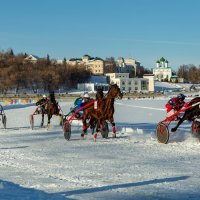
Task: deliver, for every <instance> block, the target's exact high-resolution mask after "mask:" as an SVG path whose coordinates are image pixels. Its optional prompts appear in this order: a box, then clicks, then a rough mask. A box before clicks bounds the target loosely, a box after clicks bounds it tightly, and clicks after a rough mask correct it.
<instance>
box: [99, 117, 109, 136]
mask: <svg viewBox="0 0 200 200" xmlns="http://www.w3.org/2000/svg"><path fill="white" fill-rule="evenodd" d="M108 133H109V128H108V123H107V122H106V121H105V122H103V130H101V135H102V137H103V138H108Z"/></svg>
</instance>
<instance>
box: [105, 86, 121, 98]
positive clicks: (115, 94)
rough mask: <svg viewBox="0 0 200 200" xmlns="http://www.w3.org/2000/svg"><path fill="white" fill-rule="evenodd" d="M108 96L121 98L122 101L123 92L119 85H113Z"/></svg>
mask: <svg viewBox="0 0 200 200" xmlns="http://www.w3.org/2000/svg"><path fill="white" fill-rule="evenodd" d="M107 96H108V97H110V98H117V97H119V98H120V99H122V97H123V93H122V92H121V90H120V88H119V87H118V85H117V84H113V85H110V88H109V90H108V94H107Z"/></svg>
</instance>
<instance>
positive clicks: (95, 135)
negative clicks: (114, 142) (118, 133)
mask: <svg viewBox="0 0 200 200" xmlns="http://www.w3.org/2000/svg"><path fill="white" fill-rule="evenodd" d="M93 137H94V141H95V142H96V140H97V133H95V134H94V135H93Z"/></svg>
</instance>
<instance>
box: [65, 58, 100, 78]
mask: <svg viewBox="0 0 200 200" xmlns="http://www.w3.org/2000/svg"><path fill="white" fill-rule="evenodd" d="M66 62H67V63H68V64H71V65H85V67H86V69H88V70H90V71H91V73H92V74H93V75H103V74H104V60H103V59H101V58H98V57H95V58H93V57H90V56H89V55H84V56H83V57H82V58H72V59H69V60H67V61H66Z"/></svg>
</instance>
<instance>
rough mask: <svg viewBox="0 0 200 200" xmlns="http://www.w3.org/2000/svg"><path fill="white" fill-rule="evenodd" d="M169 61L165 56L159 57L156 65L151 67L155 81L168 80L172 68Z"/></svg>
mask: <svg viewBox="0 0 200 200" xmlns="http://www.w3.org/2000/svg"><path fill="white" fill-rule="evenodd" d="M168 64H169V62H168V61H167V60H166V59H165V58H163V57H162V58H161V59H160V60H158V61H157V62H156V67H155V68H154V69H153V74H154V79H155V80H157V81H170V80H171V76H172V69H171V67H169V65H168Z"/></svg>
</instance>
